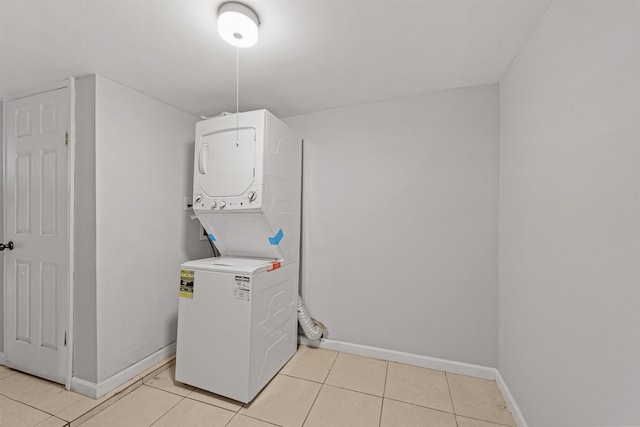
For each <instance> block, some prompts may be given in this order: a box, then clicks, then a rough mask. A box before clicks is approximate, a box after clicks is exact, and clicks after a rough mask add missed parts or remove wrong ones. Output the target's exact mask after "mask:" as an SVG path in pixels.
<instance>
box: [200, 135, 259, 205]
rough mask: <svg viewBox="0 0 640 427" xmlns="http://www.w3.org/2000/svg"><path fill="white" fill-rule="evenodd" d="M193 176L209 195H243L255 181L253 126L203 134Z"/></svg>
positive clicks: (254, 137)
mask: <svg viewBox="0 0 640 427" xmlns="http://www.w3.org/2000/svg"><path fill="white" fill-rule="evenodd" d="M196 148H197V150H198V152H197V154H196V165H195V167H196V175H197V176H198V178H199V182H200V188H201V189H202V191H203V192H204V194H206V195H207V196H209V197H229V196H239V195H242V194H243V193H244V192H245V191H247V190H248V189H249V187H250V186H251V185H252V184H253V181H254V180H255V165H256V129H255V128H252V127H250V128H240V129H238V130H236V129H235V128H234V129H225V130H221V131H218V132H213V133H209V134H205V135H202V137H201V138H200V141H198V146H197V147H196Z"/></svg>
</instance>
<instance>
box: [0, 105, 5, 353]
mask: <svg viewBox="0 0 640 427" xmlns="http://www.w3.org/2000/svg"><path fill="white" fill-rule="evenodd" d="M3 120H4V109H3V103H2V100H1V99H0V137H2V140H3V141H4V136H3V132H4V131H3V129H4V127H3ZM2 145H3V149H2V150H0V165H2V166H0V168H1V169H4V157H3V156H4V143H3V144H2ZM0 188H4V173H0ZM3 193H4V190H3ZM0 214H1V215H2V219H0V242H2V243H4V226H3V224H4V195H3V196H0ZM0 277H2V292H0V353H4V259H3V260H2V261H0Z"/></svg>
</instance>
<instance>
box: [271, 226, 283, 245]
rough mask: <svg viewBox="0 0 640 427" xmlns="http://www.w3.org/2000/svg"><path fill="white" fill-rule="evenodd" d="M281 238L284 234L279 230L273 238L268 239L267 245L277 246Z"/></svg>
mask: <svg viewBox="0 0 640 427" xmlns="http://www.w3.org/2000/svg"><path fill="white" fill-rule="evenodd" d="M283 236H284V233H283V232H282V228H281V229H280V230H278V232H277V233H276V235H275V236H273V237H269V243H270V244H272V245H277V244H278V243H280V240H282V237H283Z"/></svg>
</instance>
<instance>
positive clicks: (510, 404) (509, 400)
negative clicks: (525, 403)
mask: <svg viewBox="0 0 640 427" xmlns="http://www.w3.org/2000/svg"><path fill="white" fill-rule="evenodd" d="M496 384H498V388H499V389H500V392H501V393H502V397H503V398H504V403H506V404H507V408H509V410H510V411H511V415H512V416H513V420H514V421H515V422H516V425H517V426H518V427H529V426H528V424H527V421H526V420H525V419H524V416H523V415H522V411H520V407H519V406H518V404H517V403H516V400H515V399H514V398H513V395H512V394H511V390H509V387H508V386H507V383H506V382H505V381H504V378H502V375H500V371H498V370H497V369H496Z"/></svg>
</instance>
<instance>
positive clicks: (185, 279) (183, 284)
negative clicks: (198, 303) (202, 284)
mask: <svg viewBox="0 0 640 427" xmlns="http://www.w3.org/2000/svg"><path fill="white" fill-rule="evenodd" d="M194 276H195V275H194V272H193V270H180V298H189V299H193V278H194Z"/></svg>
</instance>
